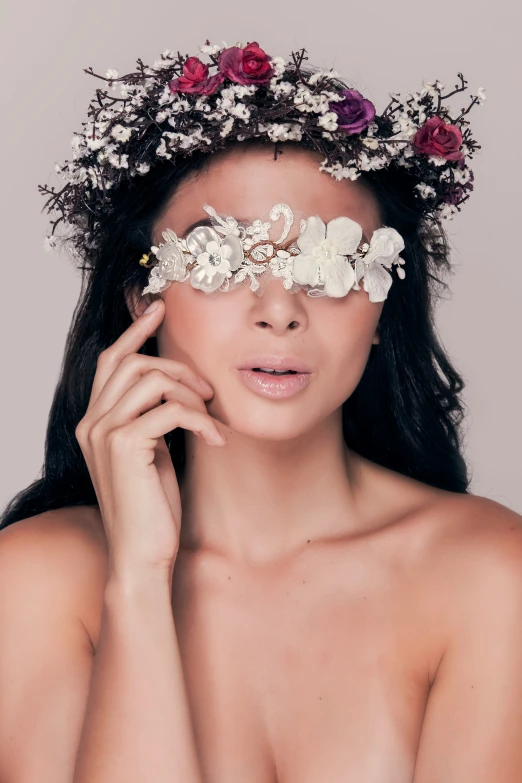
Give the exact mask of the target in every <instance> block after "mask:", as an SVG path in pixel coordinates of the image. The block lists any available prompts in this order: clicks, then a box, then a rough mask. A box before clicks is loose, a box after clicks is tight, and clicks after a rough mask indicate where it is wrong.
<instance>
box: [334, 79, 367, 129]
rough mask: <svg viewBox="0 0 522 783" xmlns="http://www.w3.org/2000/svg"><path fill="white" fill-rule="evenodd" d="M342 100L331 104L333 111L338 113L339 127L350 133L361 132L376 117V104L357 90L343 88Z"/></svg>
mask: <svg viewBox="0 0 522 783" xmlns="http://www.w3.org/2000/svg"><path fill="white" fill-rule="evenodd" d="M339 94H340V95H343V96H344V100H342V101H334V102H333V103H330V104H329V108H330V110H331V111H334V112H335V113H336V114H337V117H338V120H337V124H338V126H339V128H341V129H342V130H345V131H347V132H348V133H360V132H361V131H362V130H364V129H365V128H366V127H367V126H368V125H369V124H370V122H371V121H372V120H373V118H374V117H375V106H374V105H373V103H372V102H371V101H369V100H368V99H367V98H364V97H363V96H362V95H361V93H360V92H358V91H357V90H341V92H340V93H339Z"/></svg>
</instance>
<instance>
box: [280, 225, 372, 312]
mask: <svg viewBox="0 0 522 783" xmlns="http://www.w3.org/2000/svg"><path fill="white" fill-rule="evenodd" d="M361 237H362V227H361V226H360V225H359V223H356V222H355V221H354V220H352V219H351V218H348V217H337V218H334V219H333V220H330V222H329V223H328V224H326V225H325V224H324V222H323V221H322V220H321V218H320V217H319V216H318V215H315V216H313V217H309V218H308V219H307V221H306V228H305V230H304V231H303V232H302V233H301V234H300V235H299V236H298V238H297V240H296V243H297V246H298V247H299V250H300V251H301V252H300V254H299V255H296V256H294V258H293V267H292V272H293V276H294V278H295V280H296V281H297V282H298V283H301V285H311V286H316V285H323V286H324V291H325V293H326V295H327V296H334V297H340V296H346V294H347V293H348V291H349V290H350V289H351V288H352V286H353V284H354V283H355V272H354V269H353V267H352V265H351V264H350V263H349V261H348V260H347V259H346V257H345V256H350V255H352V254H353V253H355V251H356V250H357V247H358V245H359V242H360V241H361Z"/></svg>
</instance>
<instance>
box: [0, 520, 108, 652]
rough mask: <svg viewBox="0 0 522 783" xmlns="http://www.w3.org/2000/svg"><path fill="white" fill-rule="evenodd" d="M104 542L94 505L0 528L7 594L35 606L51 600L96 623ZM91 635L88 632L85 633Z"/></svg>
mask: <svg viewBox="0 0 522 783" xmlns="http://www.w3.org/2000/svg"><path fill="white" fill-rule="evenodd" d="M106 567H107V543H106V538H105V533H104V530H103V524H102V521H101V517H100V514H99V512H98V510H97V508H96V507H94V506H68V507H65V508H60V509H56V510H53V511H46V512H44V513H41V514H37V515H35V516H32V517H28V518H26V519H22V520H20V521H18V522H14V523H13V524H11V525H9V526H8V527H7V528H4V529H3V530H1V531H0V574H1V575H2V576H1V581H2V583H3V584H4V588H5V589H6V590H8V591H9V594H10V595H12V596H14V595H17V596H19V599H20V601H22V602H23V601H26V602H27V603H26V606H28V605H31V606H33V607H34V608H35V609H36V606H37V605H38V604H40V605H41V606H42V608H43V604H45V605H46V606H50V605H52V606H53V607H55V608H56V610H57V611H63V612H64V613H67V614H69V616H77V617H78V618H80V619H81V621H82V622H83V623H84V625H85V626H86V628H88V629H89V635H90V636H91V633H90V630H91V629H92V630H93V632H94V629H95V628H96V625H97V622H98V615H99V610H100V607H101V604H102V601H103V589H104V586H105V580H106ZM91 638H92V636H91Z"/></svg>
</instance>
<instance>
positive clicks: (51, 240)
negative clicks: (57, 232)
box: [43, 234, 58, 253]
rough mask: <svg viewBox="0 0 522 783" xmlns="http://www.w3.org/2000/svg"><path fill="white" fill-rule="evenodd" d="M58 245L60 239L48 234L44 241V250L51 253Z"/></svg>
mask: <svg viewBox="0 0 522 783" xmlns="http://www.w3.org/2000/svg"><path fill="white" fill-rule="evenodd" d="M57 244H58V237H55V236H54V235H53V234H46V236H45V237H44V241H43V249H44V250H45V252H46V253H49V252H50V251H51V250H54V248H55V247H56V246H57Z"/></svg>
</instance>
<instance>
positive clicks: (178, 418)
mask: <svg viewBox="0 0 522 783" xmlns="http://www.w3.org/2000/svg"><path fill="white" fill-rule="evenodd" d="M176 427H182V428H183V429H186V430H191V431H192V432H194V433H195V434H196V435H200V436H202V437H203V438H204V439H205V440H206V441H207V443H209V444H210V445H212V446H222V445H223V444H224V443H226V440H225V438H224V437H223V436H222V435H221V433H220V432H219V430H218V429H217V427H216V424H215V423H214V420H213V419H212V418H211V417H210V416H209V415H208V413H202V412H201V411H197V410H195V409H194V408H189V407H187V406H186V405H184V404H183V403H182V402H180V401H179V400H169V401H167V402H165V403H164V405H159V406H158V407H156V408H152V410H149V411H148V412H147V413H144V414H143V416H139V417H138V418H137V419H134V420H133V421H131V422H129V423H128V424H125V425H123V426H122V427H118V428H117V429H115V430H112V431H111V433H110V435H109V436H107V437H108V440H109V441H110V444H111V447H112V450H113V452H117V454H123V455H125V454H126V453H128V450H129V448H136V444H138V443H140V442H141V443H143V444H144V446H145V447H149V448H151V447H153V446H154V445H155V443H154V441H155V440H156V439H157V438H161V437H162V435H164V434H165V433H166V432H170V431H171V430H173V429H175V428H176ZM147 441H148V442H147ZM151 441H152V442H151Z"/></svg>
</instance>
